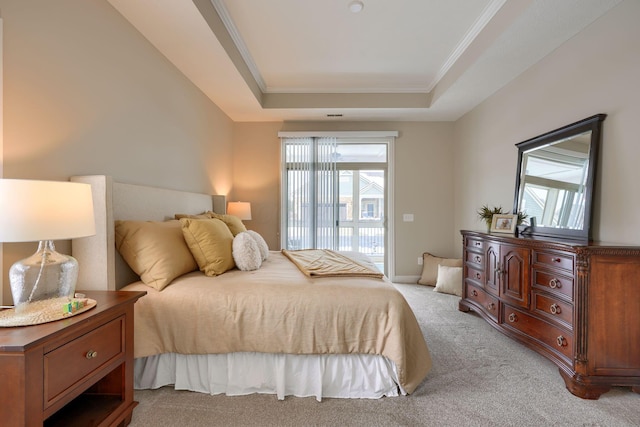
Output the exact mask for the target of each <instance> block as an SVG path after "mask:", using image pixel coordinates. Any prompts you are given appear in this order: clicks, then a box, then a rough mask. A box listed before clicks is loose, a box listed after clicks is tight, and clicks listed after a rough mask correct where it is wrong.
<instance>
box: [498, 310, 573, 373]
mask: <svg viewBox="0 0 640 427" xmlns="http://www.w3.org/2000/svg"><path fill="white" fill-rule="evenodd" d="M502 323H503V324H504V325H505V326H507V327H509V328H513V329H515V330H517V331H519V332H522V333H523V334H525V335H527V336H528V337H531V338H533V340H534V341H536V342H537V343H538V344H540V345H542V346H543V347H545V348H547V349H548V350H551V351H553V352H554V353H556V354H557V355H559V356H561V357H562V358H564V359H565V360H566V361H567V362H569V363H571V364H572V363H573V361H572V360H573V334H572V333H571V332H568V331H566V330H564V329H563V328H560V327H557V326H554V325H552V324H550V323H548V322H545V321H543V320H541V319H537V318H535V317H533V316H531V315H529V314H526V313H524V312H522V311H519V310H516V309H515V308H513V307H511V306H508V305H504V307H503V310H502Z"/></svg>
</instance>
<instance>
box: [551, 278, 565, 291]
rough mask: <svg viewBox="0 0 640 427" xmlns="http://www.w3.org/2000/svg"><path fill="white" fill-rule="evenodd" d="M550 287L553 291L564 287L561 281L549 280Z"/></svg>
mask: <svg viewBox="0 0 640 427" xmlns="http://www.w3.org/2000/svg"><path fill="white" fill-rule="evenodd" d="M549 287H550V288H551V289H556V288H558V289H560V288H561V287H562V283H560V281H559V280H558V279H556V278H553V279H551V280H549Z"/></svg>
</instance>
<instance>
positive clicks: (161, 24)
mask: <svg viewBox="0 0 640 427" xmlns="http://www.w3.org/2000/svg"><path fill="white" fill-rule="evenodd" d="M108 1H109V3H111V4H112V5H113V7H115V8H116V9H117V10H118V11H119V12H120V13H121V14H122V15H123V16H124V17H125V18H126V19H127V20H128V21H129V22H130V23H131V24H132V25H133V26H134V27H135V28H137V29H138V31H140V33H142V34H143V35H144V36H145V37H146V38H147V39H148V40H149V41H150V42H151V43H152V44H153V45H154V46H155V47H156V48H157V49H158V50H159V51H160V52H162V54H164V55H165V56H166V57H167V59H168V60H169V61H171V62H172V63H173V64H174V65H175V66H176V67H177V68H178V69H179V70H180V71H181V72H182V73H183V74H184V75H185V76H186V77H187V78H189V79H190V80H191V81H192V82H193V83H194V84H195V85H196V86H197V87H198V88H200V90H201V91H202V92H203V93H204V94H205V95H206V96H208V97H209V98H210V99H211V100H212V101H213V102H214V103H215V104H216V105H218V106H219V107H220V108H221V109H222V110H223V111H224V112H225V113H226V114H227V115H228V116H229V117H230V118H231V119H232V120H234V121H288V120H314V121H318V120H332V121H361V120H362V121H385V120H389V121H396V120H398V121H453V120H457V119H458V118H460V117H461V116H463V115H464V114H465V113H466V112H468V111H470V110H471V109H473V108H474V107H475V106H477V105H478V104H479V103H481V102H482V101H483V100H485V99H486V98H488V97H489V96H490V95H492V94H493V93H495V92H496V91H497V90H499V89H500V88H501V87H503V86H505V85H506V84H508V83H509V82H510V81H511V80H512V79H514V78H515V77H517V76H518V75H519V74H520V73H522V72H523V71H525V70H526V69H527V68H529V67H531V66H532V65H533V64H535V63H536V62H538V61H539V60H540V59H542V58H543V57H544V56H546V55H547V54H549V53H550V52H552V51H553V50H554V49H556V48H557V47H558V46H560V45H561V44H562V43H564V42H565V41H567V40H568V39H569V38H571V37H572V36H574V35H575V34H577V33H578V32H580V31H581V30H582V29H584V28H585V27H586V26H587V25H589V24H590V23H591V22H593V21H594V20H596V19H597V18H598V17H600V16H602V15H603V14H604V13H606V12H607V11H608V10H609V9H611V8H612V7H614V6H615V5H616V4H617V3H619V2H620V0H562V1H558V0H395V1H390V0H362V3H363V5H364V8H363V9H362V10H361V11H360V12H359V13H353V12H351V11H350V8H349V4H350V3H351V0H322V1H317V0H316V1H311V0H307V1H302V0H268V1H265V0H108Z"/></svg>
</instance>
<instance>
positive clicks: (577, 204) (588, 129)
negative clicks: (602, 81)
mask: <svg viewBox="0 0 640 427" xmlns="http://www.w3.org/2000/svg"><path fill="white" fill-rule="evenodd" d="M605 117H606V114H597V115H595V116H592V117H588V118H586V119H584V120H580V121H579V122H576V123H572V124H570V125H567V126H564V127H562V128H560V129H556V130H553V131H551V132H547V133H545V134H543V135H540V136H537V137H535V138H532V139H529V140H526V141H523V142H520V143H518V144H516V147H517V148H518V171H517V175H516V191H515V197H514V204H513V211H514V213H516V212H524V213H525V214H526V215H527V216H528V217H527V219H526V220H525V222H526V221H528V222H529V224H528V225H527V226H526V227H524V228H523V229H522V230H521V231H520V234H522V235H529V236H544V237H562V238H569V239H578V240H591V213H592V200H593V192H594V188H593V187H594V182H595V176H596V169H597V161H598V149H599V145H600V135H601V128H602V121H603V120H604V119H605Z"/></svg>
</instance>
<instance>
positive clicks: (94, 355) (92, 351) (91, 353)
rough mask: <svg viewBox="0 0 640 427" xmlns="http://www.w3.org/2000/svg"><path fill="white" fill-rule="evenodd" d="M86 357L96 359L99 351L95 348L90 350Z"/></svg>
mask: <svg viewBox="0 0 640 427" xmlns="http://www.w3.org/2000/svg"><path fill="white" fill-rule="evenodd" d="M85 357H86V358H87V359H95V358H96V357H98V352H97V351H94V350H89V351H87V354H86V355H85Z"/></svg>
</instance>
